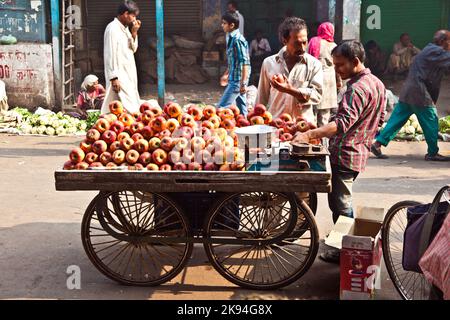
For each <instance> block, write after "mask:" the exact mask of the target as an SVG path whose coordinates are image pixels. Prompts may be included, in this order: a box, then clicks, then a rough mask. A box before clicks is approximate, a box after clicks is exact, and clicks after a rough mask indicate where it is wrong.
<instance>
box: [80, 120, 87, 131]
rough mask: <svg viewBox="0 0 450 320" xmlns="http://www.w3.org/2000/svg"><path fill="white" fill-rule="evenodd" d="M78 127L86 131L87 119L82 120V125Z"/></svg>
mask: <svg viewBox="0 0 450 320" xmlns="http://www.w3.org/2000/svg"><path fill="white" fill-rule="evenodd" d="M78 129H80V130H81V131H86V129H87V123H86V122H85V121H81V122H80V125H79V126H78Z"/></svg>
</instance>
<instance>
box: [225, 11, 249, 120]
mask: <svg viewBox="0 0 450 320" xmlns="http://www.w3.org/2000/svg"><path fill="white" fill-rule="evenodd" d="M222 28H223V31H224V32H225V33H226V37H227V59H228V68H227V70H226V71H225V74H224V75H223V76H222V79H221V82H226V81H228V85H227V87H226V89H225V92H224V93H223V96H222V98H221V100H220V102H219V107H229V106H230V105H232V104H236V105H237V106H238V108H239V110H240V111H241V113H242V114H244V115H247V113H248V111H247V99H246V91H247V84H248V80H249V78H250V57H249V54H248V43H247V40H245V38H244V36H243V35H242V34H241V33H240V32H239V17H238V15H237V13H232V12H227V13H226V14H224V15H223V17H222Z"/></svg>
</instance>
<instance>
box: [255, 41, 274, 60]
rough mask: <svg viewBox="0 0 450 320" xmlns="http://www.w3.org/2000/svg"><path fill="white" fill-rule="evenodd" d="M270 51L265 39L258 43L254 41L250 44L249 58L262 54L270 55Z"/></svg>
mask: <svg viewBox="0 0 450 320" xmlns="http://www.w3.org/2000/svg"><path fill="white" fill-rule="evenodd" d="M271 51H272V49H271V48H270V44H269V41H268V40H267V39H266V38H262V39H261V41H259V43H258V40H256V39H254V40H253V41H252V43H251V44H250V56H252V55H255V56H259V55H262V54H264V53H270V52H271Z"/></svg>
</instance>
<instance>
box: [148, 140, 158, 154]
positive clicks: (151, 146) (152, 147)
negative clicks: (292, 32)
mask: <svg viewBox="0 0 450 320" xmlns="http://www.w3.org/2000/svg"><path fill="white" fill-rule="evenodd" d="M148 147H149V149H150V151H155V150H156V149H158V148H160V147H161V140H160V139H159V138H157V137H153V138H151V139H150V141H149V142H148Z"/></svg>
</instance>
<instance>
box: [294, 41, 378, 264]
mask: <svg viewBox="0 0 450 320" xmlns="http://www.w3.org/2000/svg"><path fill="white" fill-rule="evenodd" d="M332 56H333V62H334V66H335V70H336V72H337V73H338V74H339V75H340V76H341V78H342V79H348V80H349V81H348V83H347V91H346V92H345V94H344V97H343V99H342V101H341V102H340V103H339V107H338V112H337V114H336V115H335V117H334V119H331V122H330V123H329V124H327V125H325V126H323V127H321V128H318V129H314V130H310V131H307V132H306V133H301V134H298V135H297V136H296V137H295V139H294V143H307V142H309V141H310V140H313V139H321V138H324V137H326V138H330V143H329V151H330V154H331V156H330V161H331V168H332V179H331V180H332V182H331V184H332V191H331V193H330V194H329V195H328V205H329V207H330V209H331V211H332V212H333V221H334V222H335V223H336V221H337V219H338V218H339V216H340V215H344V216H348V217H353V208H352V186H353V182H354V180H355V179H356V177H357V176H358V174H359V173H361V172H363V171H364V169H365V167H366V164H367V159H368V158H369V153H370V146H371V144H372V140H373V139H374V137H375V134H376V133H377V129H378V127H379V126H381V124H382V123H383V120H384V114H385V106H386V97H385V91H386V89H385V87H384V85H383V83H382V82H381V81H380V80H379V79H378V78H377V77H375V76H374V75H373V74H372V73H371V72H370V70H369V69H368V68H366V67H365V66H364V64H363V61H364V60H365V52H364V48H363V46H362V45H361V44H360V43H359V42H356V41H345V42H343V43H342V44H340V45H338V46H337V47H336V48H335V49H333V51H332ZM321 258H322V259H323V260H325V261H329V262H339V251H336V250H331V251H328V252H326V253H324V254H323V255H321Z"/></svg>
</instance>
